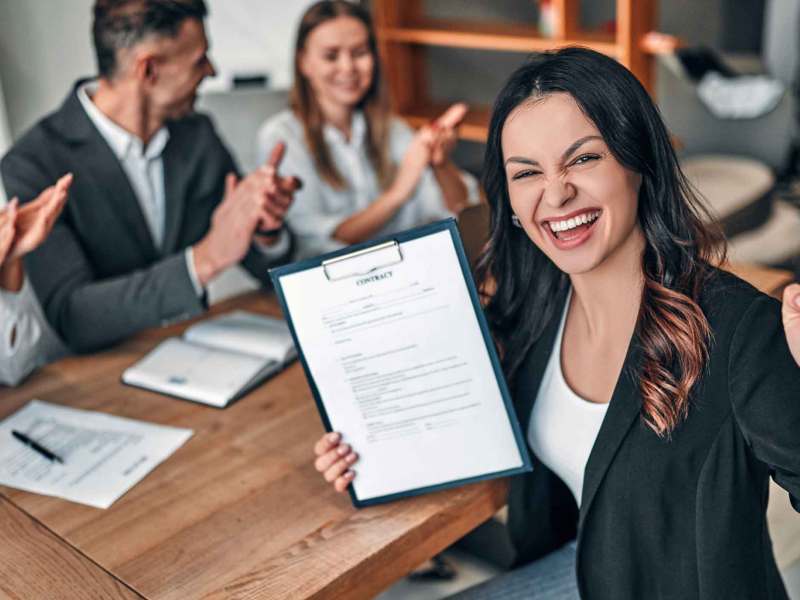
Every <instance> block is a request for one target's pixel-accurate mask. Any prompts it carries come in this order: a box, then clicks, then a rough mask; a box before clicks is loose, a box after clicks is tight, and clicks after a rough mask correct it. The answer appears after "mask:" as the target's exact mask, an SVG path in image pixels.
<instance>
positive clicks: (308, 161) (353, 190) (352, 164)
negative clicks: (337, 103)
mask: <svg viewBox="0 0 800 600" xmlns="http://www.w3.org/2000/svg"><path fill="white" fill-rule="evenodd" d="M366 135H367V124H366V119H365V118H364V115H363V114H362V113H361V112H355V113H354V114H353V120H352V124H351V127H350V140H347V139H346V138H345V136H344V134H343V133H342V132H341V131H340V130H339V129H337V128H336V127H333V126H331V125H326V126H325V128H324V129H323V136H324V139H325V142H326V144H327V145H328V151H329V152H330V156H331V158H332V160H333V162H334V165H335V166H336V169H337V170H338V171H339V173H340V174H341V175H342V178H343V179H344V182H345V186H344V188H343V189H335V188H333V187H331V186H330V185H329V184H328V183H327V182H326V181H325V180H323V179H322V178H321V177H320V176H319V174H318V172H317V168H316V165H315V164H314V159H313V157H312V155H311V152H310V150H309V148H308V145H307V143H306V140H305V132H304V129H303V124H302V122H301V121H300V120H299V119H298V118H297V116H295V114H294V113H293V112H292V111H291V110H285V111H283V112H280V113H278V114H277V115H275V116H274V117H272V118H270V119H269V120H267V121H266V122H265V123H264V124H263V125H262V126H261V128H260V129H259V132H258V139H257V144H258V157H259V160H262V161H263V160H266V157H267V156H268V154H269V152H270V150H271V149H272V147H273V146H274V145H275V144H276V143H277V142H279V141H283V142H285V143H286V154H285V156H284V159H283V163H282V166H281V170H282V171H285V172H286V173H289V174H292V175H297V176H299V177H300V178H301V179H302V181H303V188H302V189H301V190H299V191H298V192H296V193H295V199H294V203H293V204H292V206H291V207H290V208H289V212H288V213H287V215H286V221H287V223H288V224H289V226H290V227H291V229H292V231H293V232H294V233H295V235H296V237H297V244H296V246H297V250H296V251H297V254H298V256H299V257H300V258H307V257H309V256H317V255H319V254H323V253H325V252H330V251H332V250H336V249H338V248H341V247H343V246H344V244H342V243H341V242H339V241H337V240H335V239H334V238H333V233H334V231H335V230H336V228H337V227H338V226H339V224H340V223H342V222H343V221H344V220H345V219H347V218H348V217H350V216H352V215H353V214H355V213H357V212H359V211H361V210H363V209H365V208H366V207H367V206H369V204H370V203H372V202H373V201H375V200H376V199H377V198H378V197H379V196H380V195H381V194H382V193H383V190H382V189H381V186H380V183H379V181H378V174H377V173H376V172H375V169H374V168H373V167H372V163H371V162H370V161H369V156H368V155H367V149H366ZM413 137H414V132H413V131H412V130H411V128H409V127H408V126H407V125H406V124H405V123H404V122H402V121H400V120H399V119H392V122H391V126H390V130H389V156H390V158H391V160H392V162H393V163H395V164H399V163H400V161H401V160H402V159H403V155H404V154H405V152H406V149H407V148H408V146H409V144H410V143H411V140H412V139H413ZM462 177H463V180H464V183H465V184H466V186H467V192H468V202H469V203H470V204H474V203H476V202H477V201H478V185H477V182H476V180H475V178H474V177H472V176H471V175H469V174H467V173H462ZM452 216H453V214H452V213H451V212H450V211H449V210H448V209H447V207H446V205H445V202H444V197H443V195H442V190H441V188H440V187H439V184H438V182H437V181H436V177H435V176H434V174H433V171H432V170H431V169H426V171H425V173H424V174H423V176H422V178H421V179H420V182H419V184H418V185H417V188H416V190H415V192H414V195H413V197H412V198H411V199H410V200H409V201H408V202H406V203H405V204H404V205H403V206H402V207H401V208H400V209H399V210H398V211H397V213H395V215H394V216H393V217H392V219H391V220H390V221H389V222H388V223H387V224H386V225H385V226H384V227H383V229H382V230H381V231H379V232H378V233H377V234H376V235H383V234H391V233H396V232H398V231H403V230H405V229H410V228H412V227H416V226H418V225H424V224H425V223H430V222H432V221H437V220H439V219H444V218H446V217H452Z"/></svg>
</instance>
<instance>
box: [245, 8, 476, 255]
mask: <svg viewBox="0 0 800 600" xmlns="http://www.w3.org/2000/svg"><path fill="white" fill-rule="evenodd" d="M465 112H466V108H465V107H464V106H463V105H455V106H454V107H453V108H452V110H450V111H448V112H447V113H446V114H445V115H443V116H442V117H440V118H439V119H438V120H437V121H436V122H434V123H432V124H431V125H429V126H426V127H422V128H421V129H420V130H419V131H418V132H417V133H416V134H414V133H413V132H412V131H411V129H409V127H408V126H407V125H405V124H404V123H403V122H401V121H400V120H398V119H395V118H393V117H392V115H391V114H390V112H389V105H388V97H387V90H386V85H385V84H384V81H383V78H382V77H381V65H380V61H379V60H378V51H377V45H376V41H375V32H374V30H373V28H372V21H371V19H370V16H369V13H367V12H366V10H365V9H363V8H361V7H360V6H358V5H357V4H354V3H352V2H346V1H343V0H324V1H322V2H317V3H316V4H314V5H312V6H311V7H310V8H309V9H308V10H307V11H306V12H305V14H304V15H303V17H302V19H301V21H300V27H299V30H298V33H297V42H296V46H295V61H294V86H293V88H292V92H291V110H286V111H284V112H282V113H279V114H278V115H276V116H274V117H272V118H271V119H269V120H268V121H267V122H266V123H264V124H263V125H262V126H261V129H260V131H259V134H258V152H259V154H260V156H261V157H262V158H263V157H266V155H267V153H268V152H269V149H270V148H272V146H274V144H275V143H276V142H278V141H284V142H286V143H287V144H286V145H287V148H288V150H287V154H286V157H285V158H284V164H286V165H287V170H288V171H290V172H292V173H297V174H298V175H299V176H300V178H301V179H302V181H303V183H304V187H303V189H302V190H301V191H299V192H297V194H296V196H295V201H294V204H293V205H292V207H291V209H290V211H289V213H288V215H287V222H288V224H289V226H290V227H291V229H292V231H293V232H294V233H295V234H296V236H297V253H298V254H299V256H301V257H307V256H312V255H316V254H321V253H323V252H327V251H330V250H334V249H336V248H341V247H343V246H346V245H348V244H354V243H357V242H362V241H365V240H367V239H369V238H372V237H375V236H376V235H380V234H385V233H393V232H396V231H401V230H404V229H408V228H411V227H414V226H416V225H422V224H424V223H427V222H430V221H435V220H438V219H441V218H444V217H448V216H452V215H453V214H455V213H457V212H459V211H460V210H461V208H463V207H464V206H465V205H466V204H468V203H472V202H475V201H477V198H478V194H477V190H478V186H477V182H476V181H475V180H474V178H472V177H470V176H468V175H467V174H465V173H462V172H461V171H459V170H458V169H457V168H456V166H455V165H454V164H453V162H452V161H451V160H450V158H449V154H450V151H451V150H452V149H453V147H454V145H455V142H456V140H457V136H456V132H455V129H456V127H457V125H458V123H459V122H460V121H461V119H463V117H464V114H465Z"/></svg>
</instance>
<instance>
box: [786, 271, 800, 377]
mask: <svg viewBox="0 0 800 600" xmlns="http://www.w3.org/2000/svg"><path fill="white" fill-rule="evenodd" d="M783 330H784V331H785V332H786V341H787V342H788V343H789V350H791V351H792V356H793V357H794V360H795V362H796V363H797V364H798V365H800V284H799V283H793V284H792V285H790V286H788V287H787V288H786V289H785V290H783Z"/></svg>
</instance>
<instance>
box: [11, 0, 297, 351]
mask: <svg viewBox="0 0 800 600" xmlns="http://www.w3.org/2000/svg"><path fill="white" fill-rule="evenodd" d="M205 16H206V6H205V3H204V1H203V0H97V1H96V3H95V6H94V25H93V37H94V48H95V52H96V55H97V63H98V71H99V78H98V79H96V80H84V81H79V82H78V83H77V84H76V85H75V87H74V89H73V90H72V91H71V92H70V94H69V95H68V97H67V99H66V101H65V102H64V104H63V105H62V106H61V107H60V108H59V109H58V110H57V111H56V112H54V113H53V114H51V115H49V116H47V117H46V118H44V119H43V120H42V121H40V122H39V123H38V124H37V125H35V126H34V127H33V128H32V129H31V130H30V131H29V132H27V133H26V134H25V135H24V136H23V137H22V138H21V139H20V140H19V141H18V142H17V143H16V144H15V145H14V147H13V148H12V149H11V150H10V151H9V153H8V154H7V155H6V156H5V157H4V159H3V161H2V164H0V170H1V171H2V176H3V181H4V183H5V186H6V190H7V192H8V194H9V196H18V197H19V198H20V200H21V201H22V202H27V201H30V200H32V199H33V198H34V197H35V196H36V194H37V193H38V192H39V191H40V190H41V189H43V188H46V187H48V186H50V185H52V184H53V183H54V182H55V181H56V180H57V179H58V176H59V175H61V174H63V173H66V172H71V173H73V174H74V181H73V185H72V189H71V191H70V202H69V204H68V205H67V208H66V210H64V212H63V213H62V215H61V217H60V218H59V220H58V222H57V223H56V225H55V227H54V228H53V231H52V234H51V235H50V236H49V237H48V239H47V241H46V242H45V243H44V244H42V246H41V247H40V248H38V249H37V250H36V251H34V252H32V253H31V254H30V255H28V256H27V257H26V266H27V270H28V276H29V278H30V281H31V283H32V284H33V288H34V289H35V291H36V294H37V296H38V298H39V300H40V302H41V304H42V307H43V308H44V311H45V314H46V316H47V319H48V321H49V322H50V323H51V324H52V326H53V327H54V329H55V330H56V331H57V332H58V334H59V335H60V336H61V337H62V338H63V340H64V341H65V342H66V343H67V345H68V346H69V347H71V348H72V350H74V351H76V352H86V351H92V350H96V349H99V348H102V347H105V346H108V345H110V344H113V343H114V342H116V341H118V340H120V339H122V338H124V337H126V336H129V335H131V334H133V333H135V332H137V331H140V330H142V329H144V328H147V327H152V326H156V325H159V324H166V323H169V322H172V321H175V320H178V319H184V318H188V317H192V316H195V315H197V314H199V313H201V312H202V311H203V310H204V309H205V286H206V284H207V283H208V282H209V281H210V280H211V279H212V278H213V277H214V276H216V275H217V274H218V273H219V272H221V271H222V270H224V269H225V268H227V267H229V266H231V265H233V264H236V263H238V262H240V261H241V263H242V264H243V266H244V267H245V268H247V270H248V271H250V273H252V274H253V275H254V276H255V277H257V278H259V279H260V280H262V281H263V282H264V283H265V284H268V277H267V269H268V267H269V266H271V265H273V264H275V263H276V262H278V261H280V260H284V259H285V258H286V257H287V256H288V255H289V252H290V249H291V248H290V246H291V236H290V234H289V232H288V231H287V230H286V229H285V228H284V227H283V217H284V214H285V212H286V209H287V208H288V206H289V204H290V202H291V199H292V194H293V191H294V189H295V188H296V187H297V185H298V181H297V180H296V179H295V178H291V177H280V176H278V174H277V168H278V165H279V162H280V155H281V153H282V148H280V147H279V148H276V151H275V152H273V157H272V159H271V160H270V161H269V162H268V163H267V164H266V165H264V166H262V167H261V168H259V169H257V170H256V171H254V172H253V173H251V174H249V175H248V176H247V177H245V178H244V179H242V180H241V181H240V180H239V179H238V176H237V175H236V166H235V164H234V161H233V158H232V157H231V155H230V153H229V152H228V150H227V149H226V147H225V146H224V145H223V143H222V141H221V140H220V138H219V136H218V135H217V133H216V131H215V130H214V127H213V125H212V123H211V121H210V120H209V118H208V117H206V116H204V115H201V114H197V113H194V112H193V106H194V101H195V96H196V91H197V87H198V86H199V85H200V82H201V81H202V80H203V79H204V78H205V77H207V76H211V75H213V74H214V67H213V66H212V64H211V62H210V60H209V58H208V55H207V50H208V43H207V40H206V35H205V30H204V25H203V19H204V18H205ZM279 146H280V144H279Z"/></svg>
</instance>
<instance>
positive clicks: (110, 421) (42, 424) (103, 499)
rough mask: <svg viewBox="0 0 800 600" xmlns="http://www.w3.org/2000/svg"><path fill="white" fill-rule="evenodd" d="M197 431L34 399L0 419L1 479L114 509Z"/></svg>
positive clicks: (0, 482)
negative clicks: (38, 449) (45, 453)
mask: <svg viewBox="0 0 800 600" xmlns="http://www.w3.org/2000/svg"><path fill="white" fill-rule="evenodd" d="M12 431H19V432H22V433H23V434H25V435H27V436H28V437H29V438H31V439H32V440H35V441H36V442H37V443H39V444H41V445H42V446H44V447H45V448H47V449H48V450H50V451H52V452H53V453H54V454H56V455H57V456H59V457H60V458H62V459H63V461H64V463H63V464H60V463H58V462H51V461H49V460H47V459H46V458H44V457H43V456H42V455H41V454H39V453H38V452H36V451H35V450H33V449H31V448H29V447H28V446H26V445H24V444H22V443H21V442H20V441H19V440H17V439H16V438H15V437H14V436H13V435H12V434H11V432H12ZM192 433H193V432H192V430H191V429H178V428H176V427H167V426H164V425H154V424H152V423H145V422H143V421H135V420H133V419H126V418H122V417H115V416H113V415H108V414H105V413H100V412H93V411H88V410H80V409H76V408H68V407H65V406H59V405H56V404H51V403H49V402H42V401H40V400H31V401H30V402H29V403H28V404H26V405H25V406H24V407H22V408H21V409H20V410H18V411H17V412H15V413H14V414H13V415H11V416H9V417H8V418H6V419H5V420H3V421H2V422H0V484H2V485H7V486H10V487H14V488H18V489H21V490H26V491H28V492H34V493H36V494H46V495H48V496H57V497H59V498H65V499H66V500H71V501H73V502H80V503H81V504H88V505H89V506H94V507H97V508H108V507H109V506H111V504H113V503H114V501H115V500H117V499H118V498H119V497H120V496H122V495H123V494H124V493H125V492H127V491H128V490H129V489H130V488H131V487H133V486H134V485H136V483H138V482H139V481H140V480H141V479H142V478H143V477H144V476H145V475H147V474H148V473H149V472H150V471H151V470H153V469H154V468H155V467H156V466H157V465H159V464H160V463H161V462H163V461H164V460H166V459H167V458H168V457H169V456H170V455H171V454H172V453H173V452H175V451H176V450H177V449H178V448H180V447H181V446H182V445H183V444H184V443H185V442H186V440H188V439H189V438H190V437H191V436H192Z"/></svg>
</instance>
